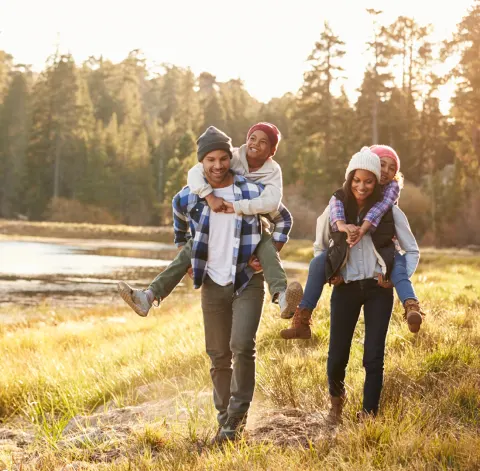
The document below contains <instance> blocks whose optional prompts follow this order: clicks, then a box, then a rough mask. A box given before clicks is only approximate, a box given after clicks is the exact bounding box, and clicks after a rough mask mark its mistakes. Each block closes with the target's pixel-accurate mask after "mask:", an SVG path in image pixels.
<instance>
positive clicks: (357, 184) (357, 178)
mask: <svg viewBox="0 0 480 471" xmlns="http://www.w3.org/2000/svg"><path fill="white" fill-rule="evenodd" d="M376 184H377V178H376V177H375V175H374V174H373V173H372V172H369V171H368V170H360V169H359V170H355V174H354V175H353V179H352V193H353V196H354V198H355V199H356V200H357V203H358V205H359V206H361V205H363V204H364V203H365V201H366V200H367V198H368V197H369V196H370V195H371V194H372V193H373V190H374V189H375V185H376Z"/></svg>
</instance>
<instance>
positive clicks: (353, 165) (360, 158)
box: [345, 146, 382, 182]
mask: <svg viewBox="0 0 480 471" xmlns="http://www.w3.org/2000/svg"><path fill="white" fill-rule="evenodd" d="M352 170H368V171H369V172H372V173H373V174H374V175H375V176H376V177H377V181H378V182H380V177H381V173H382V165H381V164H380V157H378V155H377V154H374V153H373V152H372V151H371V150H370V149H369V148H368V147H366V146H365V147H362V148H361V150H360V152H357V153H356V154H354V155H353V157H352V158H351V159H350V162H349V163H348V167H347V171H346V172H345V180H346V179H347V178H348V174H349V173H350V172H351V171H352Z"/></svg>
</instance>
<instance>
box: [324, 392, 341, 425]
mask: <svg viewBox="0 0 480 471" xmlns="http://www.w3.org/2000/svg"><path fill="white" fill-rule="evenodd" d="M344 405H345V396H340V397H335V396H330V410H329V411H328V415H327V419H326V420H327V423H328V424H329V425H339V424H341V423H342V412H343V406H344Z"/></svg>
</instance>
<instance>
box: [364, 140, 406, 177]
mask: <svg viewBox="0 0 480 471" xmlns="http://www.w3.org/2000/svg"><path fill="white" fill-rule="evenodd" d="M370 150H371V151H372V152H373V153H374V154H377V155H378V156H379V157H380V158H382V157H390V158H391V159H393V160H394V161H395V164H396V165H397V171H396V172H395V173H398V171H399V170H400V157H398V154H397V153H396V152H395V151H394V150H393V149H392V148H391V147H390V146H384V145H381V144H375V145H373V146H370Z"/></svg>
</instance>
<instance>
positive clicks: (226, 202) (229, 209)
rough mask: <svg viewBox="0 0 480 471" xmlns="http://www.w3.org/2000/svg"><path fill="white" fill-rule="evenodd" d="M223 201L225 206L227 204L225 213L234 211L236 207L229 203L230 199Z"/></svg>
mask: <svg viewBox="0 0 480 471" xmlns="http://www.w3.org/2000/svg"><path fill="white" fill-rule="evenodd" d="M222 201H223V206H225V210H224V212H225V213H229V214H231V213H234V212H235V209H234V208H233V203H229V202H228V201H225V200H222Z"/></svg>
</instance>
